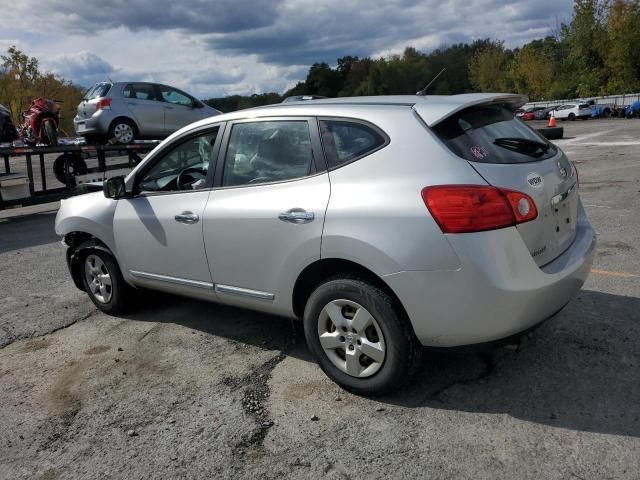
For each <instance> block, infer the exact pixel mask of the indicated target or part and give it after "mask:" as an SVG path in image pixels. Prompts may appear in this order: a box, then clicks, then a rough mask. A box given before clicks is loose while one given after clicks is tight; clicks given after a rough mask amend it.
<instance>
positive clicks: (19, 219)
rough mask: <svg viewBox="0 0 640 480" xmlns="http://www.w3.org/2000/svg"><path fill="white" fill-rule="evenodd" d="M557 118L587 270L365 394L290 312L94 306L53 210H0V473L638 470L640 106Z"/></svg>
mask: <svg viewBox="0 0 640 480" xmlns="http://www.w3.org/2000/svg"><path fill="white" fill-rule="evenodd" d="M559 126H563V127H565V137H566V138H565V139H563V140H560V141H558V142H557V143H558V145H560V146H561V147H562V148H563V149H564V150H565V151H566V152H567V154H568V155H569V157H570V159H571V160H573V161H575V162H576V164H577V166H578V169H579V174H580V194H581V196H582V199H583V203H584V204H585V208H586V210H587V213H588V215H589V217H590V219H591V221H592V223H593V225H594V227H595V229H596V231H597V233H598V240H599V244H598V251H597V255H596V259H595V263H594V265H593V271H592V273H591V275H590V277H589V279H588V281H587V283H586V284H585V286H584V288H583V289H582V290H581V292H580V293H579V294H578V295H577V296H576V298H575V299H574V300H573V301H572V302H571V303H570V304H569V305H568V306H567V307H566V308H565V309H564V310H563V311H562V312H560V313H559V314H558V315H557V316H555V317H554V318H552V319H551V320H549V321H548V322H546V323H545V324H544V325H542V326H541V327H540V328H539V329H538V330H536V331H534V332H533V333H531V334H529V335H528V336H526V337H525V338H524V339H523V340H522V342H521V344H520V345H519V346H517V347H515V346H514V347H511V348H501V349H498V350H494V351H490V352H483V353H471V352H464V351H437V352H434V351H429V352H426V354H425V358H424V361H423V365H422V368H421V370H420V373H419V375H418V377H417V378H416V380H415V382H414V383H413V385H412V386H411V387H410V388H409V389H408V390H406V391H403V392H398V393H396V394H394V395H391V396H388V397H383V398H377V399H368V398H363V397H357V396H354V395H351V394H348V393H346V392H344V391H342V390H341V389H340V388H339V387H337V386H336V385H335V384H333V383H332V382H331V381H330V380H328V379H327V378H326V377H325V376H324V375H323V373H322V372H321V371H320V369H319V368H318V367H317V366H316V365H315V363H313V361H312V360H311V358H310V355H309V352H308V350H307V348H306V346H305V344H304V341H303V338H302V336H301V334H300V330H299V328H297V327H296V326H295V325H292V324H291V322H290V321H289V320H286V319H281V318H277V317H272V316H267V315H264V314H260V313H255V312H250V311H245V310H239V309H234V308H230V307H224V306H218V305H213V304H207V303H203V302H198V301H195V300H189V299H183V298H178V297H173V296H169V295H165V294H141V295H140V297H139V299H138V300H139V301H138V303H139V306H138V307H137V308H136V309H135V310H134V312H133V313H131V314H130V315H127V316H125V317H109V316H106V315H104V314H102V313H98V312H97V311H96V309H95V308H94V307H93V305H92V304H91V302H90V301H89V299H88V298H87V297H86V295H85V294H84V293H82V292H80V291H78V290H76V289H75V287H74V286H73V283H72V281H71V279H70V278H69V276H68V273H67V269H66V265H65V260H64V249H63V247H62V246H61V245H60V244H59V239H58V238H57V237H56V236H55V234H54V233H53V221H54V213H39V214H31V215H25V216H13V217H11V218H0V347H1V348H0V432H2V436H1V437H0V479H23V478H24V479H34V478H36V479H48V480H53V479H75V478H78V479H80V478H82V479H85V478H127V479H131V478H155V479H162V478H167V479H169V478H171V479H173V478H234V479H237V478H301V479H317V478H329V479H349V478H351V479H355V478H404V479H406V478H433V479H446V478H451V479H467V478H468V479H514V478H518V479H529V478H531V479H567V480H569V479H583V480H586V479H594V480H595V479H598V480H599V479H638V478H640V256H639V255H638V252H639V250H640V221H639V220H638V212H639V211H640V153H639V152H640V140H639V139H640V121H637V120H617V119H611V120H589V121H576V122H561V123H560V125H559ZM452 294H455V293H452Z"/></svg>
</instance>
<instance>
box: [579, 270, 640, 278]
mask: <svg viewBox="0 0 640 480" xmlns="http://www.w3.org/2000/svg"><path fill="white" fill-rule="evenodd" d="M591 273H597V274H599V275H607V276H609V277H622V278H635V277H640V275H635V274H633V273H626V272H608V271H607V270H598V269H597V268H592V269H591Z"/></svg>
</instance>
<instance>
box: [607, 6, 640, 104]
mask: <svg viewBox="0 0 640 480" xmlns="http://www.w3.org/2000/svg"><path fill="white" fill-rule="evenodd" d="M605 48H606V59H605V65H606V67H607V69H608V71H609V81H608V83H607V90H608V91H609V92H610V93H625V92H631V91H634V92H636V91H638V90H640V3H639V2H638V1H637V0H636V1H625V0H614V2H613V3H612V4H611V6H610V9H609V14H608V16H607V42H606V46H605Z"/></svg>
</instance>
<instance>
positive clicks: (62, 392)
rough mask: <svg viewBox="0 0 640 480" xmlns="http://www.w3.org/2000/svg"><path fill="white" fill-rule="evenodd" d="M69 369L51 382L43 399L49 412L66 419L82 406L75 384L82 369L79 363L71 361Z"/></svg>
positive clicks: (73, 415) (74, 414)
mask: <svg viewBox="0 0 640 480" xmlns="http://www.w3.org/2000/svg"><path fill="white" fill-rule="evenodd" d="M69 367H70V368H69V369H68V370H67V371H66V372H65V373H64V374H62V375H61V376H60V377H58V379H57V380H56V381H55V382H54V383H53V385H52V386H51V388H50V389H49V392H48V395H47V397H46V399H45V402H44V403H45V405H46V406H47V409H48V410H49V413H51V414H52V415H55V416H59V417H62V418H63V419H64V420H68V421H69V423H70V421H71V419H73V417H75V416H76V414H77V413H78V411H79V410H80V408H81V406H82V402H81V401H80V395H79V394H78V393H77V391H76V388H75V387H76V385H77V384H78V382H79V380H80V375H81V373H82V371H83V367H82V365H81V364H76V363H71V364H70V365H69Z"/></svg>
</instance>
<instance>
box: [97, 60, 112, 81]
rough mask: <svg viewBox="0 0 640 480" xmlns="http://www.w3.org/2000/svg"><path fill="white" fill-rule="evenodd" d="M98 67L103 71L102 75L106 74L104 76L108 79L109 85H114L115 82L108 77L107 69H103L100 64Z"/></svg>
mask: <svg viewBox="0 0 640 480" xmlns="http://www.w3.org/2000/svg"><path fill="white" fill-rule="evenodd" d="M98 66H99V67H100V70H102V73H104V76H105V77H107V80H109V83H113V80H111V79H110V78H109V75H107V72H106V71H105V69H104V68H102V65H100V64H98Z"/></svg>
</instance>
